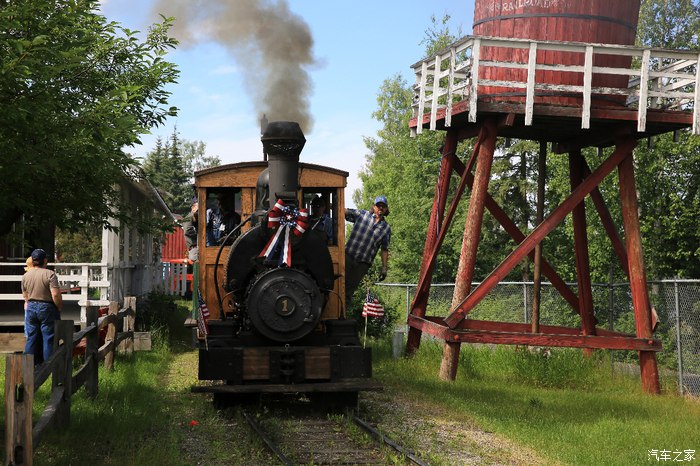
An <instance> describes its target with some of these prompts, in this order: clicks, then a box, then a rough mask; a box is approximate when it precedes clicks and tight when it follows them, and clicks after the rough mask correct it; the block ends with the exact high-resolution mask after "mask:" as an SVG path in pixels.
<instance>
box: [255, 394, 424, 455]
mask: <svg viewBox="0 0 700 466" xmlns="http://www.w3.org/2000/svg"><path fill="white" fill-rule="evenodd" d="M243 416H244V417H245V419H246V421H247V422H248V423H249V424H250V426H251V427H252V429H254V430H255V432H256V433H257V434H258V435H259V436H260V438H261V439H262V440H263V441H264V442H265V444H266V445H267V446H268V448H269V449H270V450H271V451H272V452H274V454H275V455H277V457H278V458H279V460H280V462H281V464H285V465H297V464H313V465H386V464H397V463H396V461H397V457H398V458H399V461H403V464H419V465H426V464H427V463H425V462H422V461H421V460H420V459H419V458H417V457H416V456H415V455H414V454H413V453H411V452H410V451H408V450H406V449H404V448H403V447H401V446H400V445H398V444H397V443H396V442H393V441H392V440H391V439H388V438H387V437H386V436H384V435H382V434H381V433H379V432H377V431H376V430H375V429H374V428H373V427H372V426H371V425H370V424H369V423H367V422H365V421H363V420H362V419H359V418H358V417H357V416H355V415H354V414H352V413H346V414H338V413H332V412H328V411H324V410H321V409H318V408H311V409H309V406H306V409H299V408H297V409H292V410H289V409H284V410H279V409H273V410H269V409H267V408H265V409H262V410H261V409H258V410H256V411H250V410H248V411H243ZM388 447H391V448H392V449H393V450H389V448H388ZM402 459H403V460H402ZM399 464H401V463H399Z"/></svg>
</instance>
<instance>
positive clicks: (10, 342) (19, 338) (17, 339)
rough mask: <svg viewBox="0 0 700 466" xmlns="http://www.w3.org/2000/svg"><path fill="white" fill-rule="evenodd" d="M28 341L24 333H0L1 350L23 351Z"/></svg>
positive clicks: (8, 351)
mask: <svg viewBox="0 0 700 466" xmlns="http://www.w3.org/2000/svg"><path fill="white" fill-rule="evenodd" d="M26 343H27V337H25V336H24V333H0V348H1V349H0V352H6V353H14V352H17V351H19V352H22V351H24V345H25V344H26Z"/></svg>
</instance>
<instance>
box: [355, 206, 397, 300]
mask: <svg viewBox="0 0 700 466" xmlns="http://www.w3.org/2000/svg"><path fill="white" fill-rule="evenodd" d="M387 215H389V202H388V201H387V199H386V196H377V198H376V199H375V200H374V205H373V206H372V212H369V211H367V210H361V209H345V220H347V221H348V222H352V223H354V224H355V225H354V226H353V228H352V232H351V233H350V238H349V239H348V241H347V244H346V245H345V303H346V305H347V304H349V303H350V300H351V299H352V294H353V293H354V292H355V290H356V289H357V287H358V286H359V285H360V282H361V281H362V278H363V277H364V276H365V275H366V274H367V271H368V270H369V267H370V265H372V261H374V256H376V255H377V251H378V250H379V249H380V248H381V251H382V252H381V258H382V270H381V272H380V274H379V281H381V280H384V279H385V278H386V272H387V266H388V265H389V242H390V241H391V227H390V226H389V224H388V223H387V222H386V220H385V217H386V216H387Z"/></svg>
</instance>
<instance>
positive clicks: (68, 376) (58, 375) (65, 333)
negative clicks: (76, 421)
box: [35, 320, 74, 435]
mask: <svg viewBox="0 0 700 466" xmlns="http://www.w3.org/2000/svg"><path fill="white" fill-rule="evenodd" d="M73 328H74V323H73V321H72V320H59V321H57V322H56V336H55V338H54V341H53V348H54V353H60V355H61V356H60V357H58V358H57V359H56V360H55V362H54V363H52V367H53V371H52V372H51V394H52V396H53V394H54V393H55V392H57V391H59V390H63V394H62V396H61V397H60V399H59V402H58V403H57V404H56V406H55V415H54V416H53V417H54V419H55V426H56V427H57V428H59V429H63V428H67V427H68V425H69V424H70V410H71V404H72V403H71V394H72V393H73V390H72V385H71V384H72V382H73ZM60 348H62V349H63V351H62V352H61V351H58V349H60ZM46 409H47V410H48V409H49V408H48V406H47V408H46ZM35 435H36V433H35Z"/></svg>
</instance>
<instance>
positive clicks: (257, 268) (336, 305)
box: [195, 122, 376, 393]
mask: <svg viewBox="0 0 700 466" xmlns="http://www.w3.org/2000/svg"><path fill="white" fill-rule="evenodd" d="M262 140H263V145H264V147H265V153H266V159H267V160H264V161H258V162H243V163H236V164H231V165H225V166H220V167H214V168H210V169H206V170H202V171H199V172H197V173H196V174H195V185H196V189H197V195H198V202H199V212H200V215H199V219H198V244H200V245H204V247H201V246H200V248H199V274H198V275H199V282H198V290H199V292H200V294H201V296H202V297H203V299H204V301H205V303H206V305H207V307H208V308H209V311H210V314H211V315H210V319H209V321H208V334H207V335H203V334H201V333H200V334H199V335H198V336H199V378H200V380H217V381H222V382H221V383H220V384H217V385H207V386H200V387H197V388H196V391H209V392H216V393H218V392H229V393H255V392H266V391H278V392H285V391H294V392H297V391H338V390H339V389H340V391H355V392H356V391H357V390H365V389H374V388H376V386H375V384H373V383H372V381H371V380H370V377H371V350H370V349H369V348H364V347H362V346H361V345H360V341H359V337H358V329H357V323H356V322H355V321H354V320H351V319H346V318H345V280H344V277H343V275H342V271H344V269H345V250H344V244H345V228H344V211H345V197H344V194H345V193H344V188H345V186H346V185H347V176H348V173H347V172H344V171H341V170H337V169H334V168H330V167H324V166H319V165H312V164H305V163H300V162H298V157H299V153H300V152H301V148H302V147H303V143H304V142H305V140H304V139H303V134H301V130H300V129H299V128H298V125H296V123H290V122H273V123H270V125H269V126H268V129H267V131H266V132H265V134H264V135H263V138H262ZM289 147H291V148H292V149H291V150H290V149H289ZM217 208H219V211H218V214H221V212H222V211H223V212H224V213H226V215H227V217H226V219H225V221H221V220H219V221H218V222H216V223H215V222H212V218H214V217H213V215H212V212H213V211H214V209H217ZM227 209H228V210H227ZM231 210H232V211H233V212H231ZM203 213H204V215H202V214H203ZM216 228H218V229H220V230H218V231H217V230H214V229H216ZM341 388H342V389H341Z"/></svg>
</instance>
